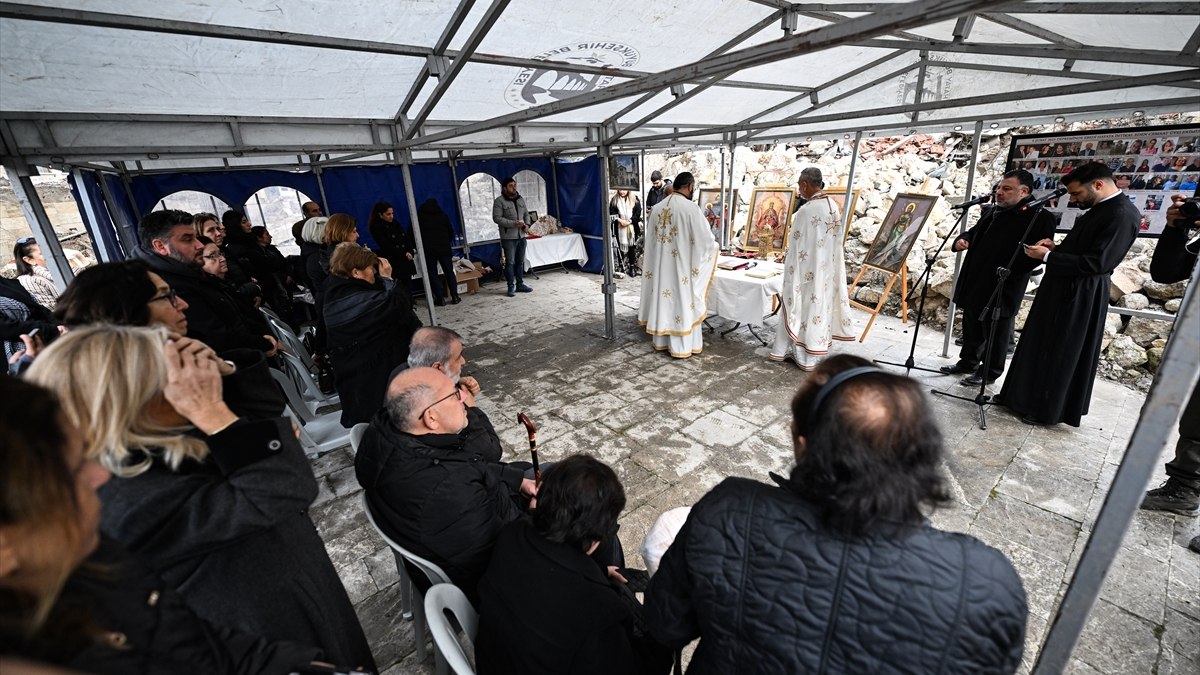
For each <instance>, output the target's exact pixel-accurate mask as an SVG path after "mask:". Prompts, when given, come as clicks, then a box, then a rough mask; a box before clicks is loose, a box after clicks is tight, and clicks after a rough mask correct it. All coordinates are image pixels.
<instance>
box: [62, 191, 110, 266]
mask: <svg viewBox="0 0 1200 675" xmlns="http://www.w3.org/2000/svg"><path fill="white" fill-rule="evenodd" d="M71 176H72V177H74V178H75V189H76V190H78V191H79V199H80V201H81V202H83V203H82V204H79V206H80V207H81V211H82V215H83V228H84V229H85V230H87V233H88V237H91V239H92V248H94V249H95V250H96V253H98V254H99V257H100V262H113V261H114V260H120V259H121V253H120V251H113V250H110V249H109V247H108V241H107V240H106V239H105V238H104V237H101V236H100V234H99V232H100V220H99V219H98V218H96V209H95V207H94V206H92V193H91V191H90V190H88V187H87V185H86V184H84V182H83V171H82V170H81V169H78V168H74V169H71Z"/></svg>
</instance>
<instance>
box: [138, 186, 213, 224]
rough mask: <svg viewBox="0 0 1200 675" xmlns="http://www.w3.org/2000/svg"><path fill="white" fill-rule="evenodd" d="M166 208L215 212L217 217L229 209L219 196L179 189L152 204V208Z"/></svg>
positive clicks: (155, 209) (190, 211)
mask: <svg viewBox="0 0 1200 675" xmlns="http://www.w3.org/2000/svg"><path fill="white" fill-rule="evenodd" d="M166 209H176V210H179V211H187V212H188V213H191V214H193V215H194V214H197V213H215V214H217V218H220V217H221V214H222V213H225V212H226V211H228V210H229V205H228V204H226V203H225V202H224V201H223V200H222V199H221V198H220V197H217V196H216V195H211V194H209V193H207V192H199V191H196V190H180V191H179V192H172V193H171V194H169V195H167V196H166V197H163V198H162V199H160V200H159V202H158V204H155V205H154V209H153V210H154V211H163V210H166Z"/></svg>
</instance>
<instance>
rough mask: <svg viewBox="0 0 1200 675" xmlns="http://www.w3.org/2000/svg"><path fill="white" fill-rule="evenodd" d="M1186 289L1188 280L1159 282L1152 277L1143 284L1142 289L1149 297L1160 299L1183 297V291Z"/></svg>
mask: <svg viewBox="0 0 1200 675" xmlns="http://www.w3.org/2000/svg"><path fill="white" fill-rule="evenodd" d="M1186 289H1187V282H1186V281H1176V282H1175V283H1173V284H1160V283H1159V282H1157V281H1154V280H1152V279H1151V280H1148V281H1147V282H1146V283H1145V284H1144V285H1143V286H1142V291H1143V292H1144V293H1145V294H1146V296H1147V297H1150V298H1154V299H1155V300H1160V301H1163V300H1171V299H1173V298H1182V297H1183V292H1184V290H1186Z"/></svg>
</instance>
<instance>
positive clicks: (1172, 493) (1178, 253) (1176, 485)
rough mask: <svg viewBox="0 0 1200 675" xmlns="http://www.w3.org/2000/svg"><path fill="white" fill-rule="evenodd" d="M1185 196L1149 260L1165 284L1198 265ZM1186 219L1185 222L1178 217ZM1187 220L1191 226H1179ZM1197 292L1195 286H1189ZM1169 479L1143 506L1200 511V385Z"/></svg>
mask: <svg viewBox="0 0 1200 675" xmlns="http://www.w3.org/2000/svg"><path fill="white" fill-rule="evenodd" d="M1183 201H1184V196H1183V195H1175V196H1174V197H1172V198H1171V202H1172V204H1171V208H1169V209H1167V227H1166V228H1165V229H1164V230H1163V233H1162V237H1161V238H1159V240H1158V245H1157V246H1156V247H1155V249H1154V257H1153V258H1152V259H1151V260H1150V276H1151V277H1152V278H1153V279H1154V280H1155V281H1157V282H1159V283H1163V284H1169V283H1174V282H1176V281H1182V280H1184V279H1187V278H1188V277H1189V276H1191V273H1192V269H1193V268H1194V267H1195V266H1196V260H1197V248H1200V241H1193V242H1191V245H1190V246H1189V245H1188V240H1187V239H1188V235H1189V234H1192V233H1194V232H1195V228H1200V220H1196V219H1193V220H1192V222H1191V223H1187V222H1186V219H1182V218H1181V217H1180V213H1179V209H1180V206H1181V205H1182V204H1183ZM1180 220H1184V222H1183V223H1180V222H1178V221H1180ZM1184 224H1187V225H1188V227H1180V225H1184ZM1188 290H1189V292H1192V293H1195V292H1196V291H1195V290H1194V289H1188ZM1166 468H1167V482H1166V483H1164V484H1163V485H1162V486H1161V487H1158V488H1155V489H1153V490H1150V491H1149V492H1147V493H1146V496H1145V498H1144V499H1143V500H1142V508H1143V509H1147V510H1150V511H1168V512H1170V513H1178V514H1179V515H1181V516H1194V515H1196V514H1200V387H1196V388H1195V389H1193V390H1192V395H1191V396H1190V397H1189V398H1188V402H1187V404H1186V405H1185V406H1184V409H1183V415H1182V416H1181V417H1180V418H1179V441H1178V442H1177V443H1176V444H1175V457H1174V458H1172V459H1171V461H1169V462H1167V467H1166ZM1188 548H1190V549H1192V550H1193V551H1196V552H1198V553H1200V536H1197V537H1194V538H1193V539H1192V540H1191V542H1190V543H1189V544H1188Z"/></svg>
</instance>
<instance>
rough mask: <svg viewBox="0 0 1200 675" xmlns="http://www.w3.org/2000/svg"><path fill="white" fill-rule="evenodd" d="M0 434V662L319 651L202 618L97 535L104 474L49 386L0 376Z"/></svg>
mask: <svg viewBox="0 0 1200 675" xmlns="http://www.w3.org/2000/svg"><path fill="white" fill-rule="evenodd" d="M0 437H3V438H4V443H3V445H2V446H0V463H2V464H3V466H4V467H5V470H4V471H3V472H0V560H3V561H4V563H5V564H3V565H0V655H2V656H0V660H4V661H6V662H7V657H17V658H21V659H27V660H32V661H34V662H36V663H38V664H52V665H55V666H62V667H65V668H68V669H70V670H71V672H85V671H86V672H89V673H101V674H103V675H109V674H113V675H117V674H119V675H127V674H138V673H182V674H189V675H190V674H193V673H194V674H197V675H199V674H208V673H237V674H246V675H249V674H251V673H255V674H263V675H268V674H276V675H283V674H285V673H290V672H294V671H296V670H298V669H303V668H305V667H306V666H308V665H309V664H310V663H311V662H312V661H313V660H314V659H316V658H318V656H319V655H320V650H318V649H316V648H315V647H304V646H301V645H297V644H292V643H284V642H276V643H268V642H266V641H265V640H263V639H261V638H259V637H255V636H251V635H246V634H241V633H238V632H236V631H233V630H231V629H229V628H228V627H218V626H214V625H212V624H210V623H208V622H206V621H203V620H202V619H200V618H199V617H198V616H196V614H195V612H193V611H192V610H191V609H190V608H189V607H188V606H187V605H186V604H185V602H184V600H183V598H181V597H180V596H179V594H178V593H176V592H175V591H174V589H171V588H169V587H167V586H166V585H165V584H163V582H162V581H161V580H160V579H158V578H157V577H156V576H155V575H154V574H153V573H152V572H151V571H149V570H148V569H147V568H146V567H145V566H144V565H142V564H141V563H139V562H138V561H136V560H134V559H133V558H132V557H131V556H129V554H128V553H126V552H125V551H123V550H122V549H121V548H120V547H119V546H118V545H117V544H116V542H113V541H112V540H110V539H103V540H102V539H100V537H99V532H98V525H99V520H100V508H101V507H100V501H99V499H98V497H97V494H96V490H97V488H99V487H100V486H101V485H103V484H104V483H105V482H106V481H108V480H109V472H108V470H107V469H105V468H104V467H103V466H101V465H100V463H99V462H97V461H96V460H95V459H94V458H90V457H88V456H87V455H86V453H85V448H84V444H83V443H82V442H81V441H82V436H81V434H80V432H79V431H78V430H77V429H76V428H75V426H74V425H73V424H72V422H71V421H70V420H69V419H68V416H67V415H65V414H64V411H63V409H62V407H61V406H60V405H59V403H58V400H57V398H56V397H55V396H54V395H53V394H52V393H51V392H50V391H48V390H46V389H44V388H42V387H39V386H36V385H33V384H30V383H28V382H24V381H21V380H17V379H14V378H0ZM18 670H20V669H14V672H17V671H18ZM5 672H7V671H5ZM55 672H57V671H55Z"/></svg>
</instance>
